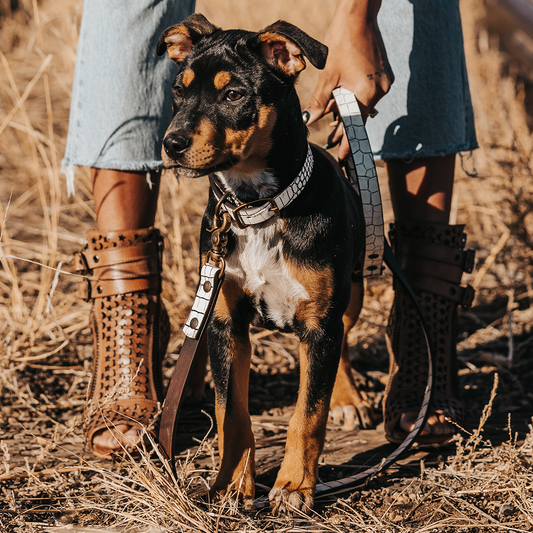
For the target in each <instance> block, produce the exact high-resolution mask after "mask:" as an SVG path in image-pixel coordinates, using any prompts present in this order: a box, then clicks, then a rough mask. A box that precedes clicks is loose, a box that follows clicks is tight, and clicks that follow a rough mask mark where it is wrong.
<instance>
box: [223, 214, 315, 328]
mask: <svg viewBox="0 0 533 533" xmlns="http://www.w3.org/2000/svg"><path fill="white" fill-rule="evenodd" d="M278 224H280V221H279V220H272V221H271V223H268V224H265V225H263V224H262V225H261V226H260V227H254V226H251V227H248V228H246V229H244V230H239V229H235V230H234V233H235V237H236V239H237V247H236V249H235V251H234V252H233V253H232V254H231V256H230V257H228V259H227V266H226V276H231V277H232V278H233V279H235V280H236V281H237V282H238V283H239V285H240V286H241V287H243V289H244V290H245V291H246V292H248V293H249V294H252V295H253V300H254V305H255V307H256V309H257V311H258V312H259V314H260V315H261V317H262V319H264V320H271V321H272V322H274V324H276V326H277V327H279V328H283V327H286V326H289V325H291V324H292V319H293V317H294V313H295V311H296V308H297V307H298V304H299V303H300V302H301V301H302V300H307V299H308V297H309V295H308V294H307V291H306V290H305V288H304V287H303V286H302V284H301V283H299V282H298V280H297V279H295V278H294V277H293V275H292V274H291V271H290V269H289V268H288V266H287V263H286V261H285V260H284V258H283V252H282V245H281V240H280V239H279V238H278V234H279V233H278V228H277V226H278ZM262 302H264V304H263V305H262ZM265 306H266V308H265Z"/></svg>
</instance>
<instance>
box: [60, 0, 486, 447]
mask: <svg viewBox="0 0 533 533" xmlns="http://www.w3.org/2000/svg"><path fill="white" fill-rule="evenodd" d="M381 4H382V2H381V0H338V4H337V8H336V11H335V15H334V18H333V21H332V23H331V26H330V29H329V31H328V34H327V36H326V44H327V45H328V47H329V50H330V51H329V57H328V61H327V65H326V69H325V70H324V71H323V72H322V73H321V75H320V78H319V82H318V85H317V88H316V90H315V92H314V94H313V97H312V98H311V101H310V102H309V104H308V105H307V107H306V110H307V112H308V113H309V118H310V120H309V123H312V122H314V121H316V120H318V118H320V117H321V116H323V115H324V114H326V113H327V112H330V111H331V110H332V107H333V106H332V103H331V90H332V89H333V88H335V87H336V86H339V85H342V86H344V87H346V88H347V89H350V90H352V91H353V92H354V93H355V95H356V97H357V98H358V100H359V102H360V103H361V106H362V111H363V114H364V115H365V117H366V115H368V113H369V111H371V110H373V109H374V107H375V105H376V104H377V102H378V101H380V100H381V98H382V97H383V96H384V95H385V94H386V93H388V92H389V89H390V88H391V86H392V83H393V81H394V77H393V74H392V69H391V67H390V64H389V61H388V59H387V52H386V46H385V43H386V42H387V41H390V42H391V43H394V42H395V41H396V40H400V41H401V45H402V46H391V45H389V46H388V49H389V50H392V51H393V52H396V51H397V50H396V49H397V48H402V49H404V52H403V56H402V55H400V56H399V58H398V59H396V58H395V55H394V54H393V56H391V57H393V61H392V64H393V67H394V68H395V72H396V82H395V86H396V85H399V86H400V87H399V90H398V91H396V92H397V95H396V96H397V97H396V98H393V97H392V96H393V94H394V91H391V95H389V96H387V98H385V99H384V100H383V101H382V102H383V103H386V102H387V101H388V100H389V99H390V104H386V105H388V106H389V108H392V109H393V110H394V111H395V113H393V112H390V110H389V109H387V110H385V107H381V104H380V114H379V115H378V117H377V120H378V121H379V122H376V123H375V124H369V126H370V130H369V133H370V140H371V142H372V146H373V147H374V150H375V151H376V153H377V155H378V156H381V158H382V159H384V160H385V161H386V164H387V170H388V173H389V178H390V187H391V196H392V199H393V207H394V211H395V218H396V221H397V222H396V225H395V229H394V233H395V241H396V250H397V253H399V254H400V256H403V259H404V261H403V262H404V263H405V265H406V267H407V270H408V271H409V268H411V266H412V265H411V263H413V262H414V264H415V267H416V268H418V267H420V269H421V270H422V272H421V273H420V276H419V277H421V278H423V279H426V281H427V279H429V280H430V281H431V276H432V275H433V274H434V272H433V269H432V267H433V266H434V264H435V263H438V264H439V266H442V268H439V272H440V271H441V270H442V271H444V274H443V277H444V278H445V279H444V282H445V283H448V285H449V284H450V283H449V281H446V280H447V279H448V278H449V277H450V276H448V275H447V274H446V272H445V271H446V265H447V263H446V259H447V258H448V255H449V254H448V253H447V251H446V250H445V248H447V247H448V244H449V243H451V245H450V246H449V248H450V250H453V251H455V249H456V248H458V246H456V241H457V240H459V241H461V239H462V230H461V229H460V228H459V229H458V228H457V227H453V226H448V217H449V212H450V204H451V194H452V187H453V174H454V158H455V153H457V152H458V151H459V150H468V149H472V148H474V147H475V133H472V130H473V118H472V113H471V106H469V95H468V86H467V81H466V74H465V72H464V57H463V56H462V37H461V36H460V19H458V16H459V15H458V0H453V2H452V3H449V2H447V3H446V7H441V6H440V4H441V2H439V1H438V0H431V1H429V0H425V1H424V2H422V1H421V0H418V1H417V0H411V1H408V0H384V1H383V6H382V5H381ZM193 10H194V0H180V1H179V2H170V0H160V1H158V2H148V1H147V0H135V2H131V1H127V0H116V1H115V2H113V3H112V4H109V3H108V2H105V3H104V1H103V0H92V1H91V2H85V4H84V10H83V17H82V24H81V28H80V38H79V44H78V51H77V58H76V69H75V75H74V83H73V92H72V103H71V115H70V120H69V132H68V139H67V146H66V152H65V157H64V159H63V165H64V168H65V169H66V173H67V175H69V174H70V175H71V174H72V168H73V167H75V166H79V165H83V166H88V167H90V168H91V177H92V181H93V193H94V201H95V210H96V215H97V219H96V226H97V228H96V230H91V231H89V232H88V245H87V247H86V249H85V250H83V251H82V252H80V254H79V255H78V256H77V266H78V268H79V270H80V272H84V271H85V272H90V273H91V276H90V277H88V278H87V280H86V281H84V282H82V283H81V289H82V293H83V294H84V296H85V297H86V298H87V299H90V300H92V302H93V308H92V313H91V316H92V318H91V322H92V326H93V343H94V363H93V378H92V381H91V389H90V401H89V406H88V409H87V418H88V425H87V440H88V442H89V445H90V447H91V448H92V449H93V451H94V452H96V453H97V454H99V455H101V456H103V457H111V456H112V455H113V454H114V453H116V452H120V451H121V450H122V449H123V447H124V446H126V445H128V444H132V443H136V442H138V440H139V438H140V436H139V435H140V429H141V428H142V427H143V426H149V425H150V423H151V421H152V419H153V416H154V415H155V413H156V412H157V410H158V407H159V405H160V402H161V401H162V390H161V388H162V387H161V361H162V358H163V356H164V353H165V350H166V343H167V342H168V331H169V327H168V317H167V315H166V313H165V311H164V308H163V305H162V303H161V299H160V288H161V261H160V256H161V246H162V241H161V236H160V234H159V232H158V230H157V229H155V228H153V224H154V218H155V211H156V204H157V195H158V190H159V180H160V170H161V168H162V162H161V160H160V155H159V154H160V147H161V141H162V138H163V134H164V130H165V128H166V125H167V124H168V123H169V122H170V113H171V103H170V83H171V80H172V78H173V77H174V75H175V73H176V71H175V70H174V68H175V67H174V65H173V63H172V62H171V61H168V59H166V58H157V56H156V54H155V53H154V50H155V46H156V42H157V39H158V37H159V35H160V34H161V33H162V31H163V30H164V29H165V28H166V26H168V25H169V24H170V23H172V22H175V21H179V20H182V19H183V18H185V17H186V16H188V15H189V14H191V13H192V12H193ZM378 13H379V25H378ZM450 13H451V14H450ZM428 16H429V18H431V19H432V20H433V25H437V26H438V25H439V24H442V26H443V28H447V29H448V30H450V28H449V27H450V26H451V25H452V22H453V23H454V24H456V25H457V23H458V21H459V32H458V31H457V28H455V30H454V31H451V30H450V31H451V33H452V34H453V35H452V37H453V39H455V41H453V43H452V44H450V42H448V41H449V39H450V36H449V35H448V34H446V32H444V30H443V31H442V32H441V34H442V35H440V34H439V35H438V37H439V39H437V41H438V42H436V43H435V45H434V46H429V47H428V48H431V52H432V53H435V54H436V55H435V56H433V61H434V64H433V65H431V67H432V68H431V69H430V71H429V72H424V66H423V65H422V66H418V67H416V68H417V69H418V70H416V71H415V68H414V66H412V68H411V70H410V72H411V77H410V78H409V77H408V75H407V73H408V72H409V68H407V70H406V72H405V73H404V72H403V69H404V68H405V67H406V66H407V67H408V66H409V59H408V58H409V54H411V52H410V50H411V45H412V48H413V52H412V55H413V57H414V51H415V48H417V47H418V45H419V44H420V43H421V42H422V40H423V39H424V38H425V39H429V42H430V44H431V43H432V42H433V39H434V36H433V35H432V33H431V29H432V26H431V27H427V28H425V27H424V22H423V20H424V18H427V17H428ZM439 17H444V18H442V20H439ZM450 21H451V22H450ZM395 24H396V26H397V27H399V28H400V29H395ZM383 25H384V26H385V30H386V31H384V32H383V37H382V34H381V33H380V26H383ZM421 31H422V34H423V35H421V34H420V32H421ZM417 43H418V44H417ZM415 45H416V46H415ZM424 46H426V45H422V46H421V48H423V47H424ZM450 49H453V52H454V54H453V57H451V56H452V54H450V57H448V53H449V50H450ZM428 54H430V52H429V51H428ZM443 54H444V56H446V57H443ZM406 58H407V59H406ZM435 58H437V60H435ZM443 59H446V61H445V62H446V63H447V65H448V66H449V68H450V69H451V70H452V71H453V75H454V76H453V84H452V85H453V87H451V89H453V91H452V92H451V93H450V95H449V97H448V98H445V99H444V100H445V102H444V103H445V105H444V106H443V108H442V109H441V106H442V104H443V101H442V100H440V99H441V98H442V94H441V93H442V91H441V92H438V91H437V92H436V93H433V89H434V88H435V87H434V86H436V88H437V89H439V88H441V87H439V85H440V84H441V82H442V78H445V77H446V75H447V74H448V71H445V72H442V73H441V72H440V71H439V69H438V68H437V66H436V65H439V64H440V61H441V60H443ZM396 61H397V66H396V63H395V62H396ZM426 66H427V65H426ZM415 73H416V74H417V76H415ZM428 77H429V78H430V80H429V82H427V81H425V80H426V78H428ZM415 78H416V79H415ZM424 83H426V85H427V87H426V86H424ZM450 83H451V82H450ZM417 84H418V85H421V87H418V88H417V87H415V85H417ZM449 85H450V84H444V87H445V89H444V90H445V91H447V90H448V89H449ZM415 89H417V91H415ZM424 91H425V92H424ZM461 91H462V92H461ZM460 97H461V98H462V99H461V98H460ZM402 98H403V101H402ZM456 99H457V100H458V101H456ZM420 100H421V101H420ZM434 100H435V103H434V104H431V102H433V101H434ZM398 102H399V103H398ZM406 102H407V109H406ZM402 106H403V107H402ZM418 106H420V107H418ZM446 106H451V107H450V108H448V107H446ZM461 106H463V110H462V115H461V116H460V117H459V118H458V119H457V124H456V125H455V124H454V126H457V127H455V128H452V129H453V131H451V132H450V133H449V136H448V137H446V135H444V134H443V135H442V137H443V142H442V143H441V144H440V145H439V144H438V141H439V140H440V138H439V139H437V140H436V141H435V142H433V140H434V138H433V137H434V136H432V134H433V133H435V132H437V131H439V130H440V128H441V127H442V126H443V116H444V118H445V117H446V116H447V113H450V114H453V113H456V112H457V110H458V109H460V108H461ZM402 113H403V115H402ZM431 113H435V114H436V115H438V120H437V119H436V118H435V120H434V117H433V115H431ZM412 115H414V116H415V119H413V120H411V117H412ZM454 116H455V115H454ZM389 117H398V118H396V119H394V122H392V123H391V121H390V120H389ZM439 120H440V122H439ZM444 122H445V121H444ZM420 123H422V124H423V125H424V124H425V126H426V127H425V128H422V129H420V130H419V129H418V128H419V126H420ZM461 124H463V130H464V131H462V132H461V131H460V129H461V128H460V125H461ZM444 125H445V126H448V125H447V124H444ZM398 131H399V132H400V134H399V135H398ZM404 133H405V135H404ZM413 135H415V138H416V139H417V142H416V145H414V144H413V143H414V141H413V140H412V137H413ZM454 135H455V136H459V137H461V138H460V139H455V137H454ZM424 136H426V137H424ZM341 137H342V132H341V130H340V129H338V130H337V131H335V132H334V134H333V136H332V139H331V142H332V143H333V142H335V141H337V140H338V139H340V138H341ZM418 139H421V140H418ZM450 139H451V141H450ZM402 142H403V144H402ZM419 144H421V147H419V146H418V145H419ZM413 146H414V148H413ZM347 153H348V148H347V144H346V142H345V141H344V140H343V141H342V143H341V147H340V151H339V155H340V156H341V157H344V156H346V154H347ZM448 232H451V234H453V235H451V236H450V237H447V238H446V239H447V240H446V239H445V238H444V237H441V233H446V234H448ZM459 234H460V236H459ZM448 241H449V242H448ZM461 242H462V241H461ZM404 243H406V244H404ZM408 245H409V246H410V247H409V246H408ZM424 250H426V252H425V251H424ZM427 250H430V252H427ZM443 250H444V251H443ZM432 254H436V257H433V256H432ZM443 258H444V260H443ZM416 268H415V270H416ZM456 271H457V268H455V270H454V271H453V273H454V276H455V278H454V279H456V278H457V272H456ZM415 275H416V276H418V274H417V273H415ZM459 278H460V275H459ZM455 284H457V282H456V283H455ZM419 295H420V297H421V298H422V301H423V307H425V308H426V307H428V306H429V307H432V306H433V307H434V308H435V309H436V311H433V310H432V311H431V312H432V313H434V312H436V313H437V314H438V316H439V318H438V321H439V332H441V330H442V331H443V333H442V335H440V333H439V335H440V336H439V342H438V356H439V361H440V362H439V366H438V367H437V369H436V375H437V388H438V389H439V391H438V392H437V402H436V404H435V406H434V412H433V413H432V416H431V417H430V419H429V421H428V424H427V427H426V428H425V434H426V435H425V437H426V438H428V437H429V438H430V439H431V438H436V439H437V441H442V440H443V439H447V438H448V436H449V435H450V434H451V433H452V431H453V427H452V426H451V425H450V423H448V422H447V421H446V417H450V418H451V419H452V420H453V421H455V422H460V421H461V418H462V411H461V408H460V407H461V403H460V399H459V394H458V390H457V373H456V370H455V366H454V361H455V352H454V349H455V348H454V347H455V340H454V334H455V330H454V327H455V326H454V323H455V320H456V315H457V305H456V303H455V302H454V301H450V300H449V299H446V298H445V297H443V296H442V295H434V294H433V293H431V292H428V291H427V290H426V291H420V290H419ZM433 307H432V309H433ZM412 315H413V311H412V309H411V308H410V306H409V304H408V303H407V302H406V301H405V297H404V295H403V294H402V293H401V290H400V289H398V288H396V298H395V303H394V308H393V310H392V312H391V321H390V328H389V330H390V343H389V344H390V348H391V352H392V354H393V355H392V356H391V380H390V382H389V386H388V391H387V392H388V394H387V401H386V404H385V418H386V432H387V437H388V438H390V439H391V440H398V439H401V438H402V435H403V433H405V432H406V431H408V430H409V427H410V425H411V424H412V422H413V420H414V418H416V412H415V411H417V409H418V406H419V404H420V401H419V398H418V397H419V392H420V390H419V389H420V387H421V383H422V382H423V381H424V379H425V378H424V376H423V369H424V368H425V360H426V354H425V352H421V351H420V350H419V349H418V348H416V347H415V349H412V348H411V346H410V344H412V340H413V339H415V340H416V339H417V337H420V332H419V331H417V329H416V326H415V325H413V324H412V323H413V322H416V318H415V319H413V317H412ZM441 315H442V316H441ZM431 316H433V314H432V315H431ZM442 317H444V318H442ZM442 320H444V321H445V322H446V321H448V322H446V324H447V325H445V326H443V325H441V323H440V322H441V321H442ZM400 325H401V327H400ZM434 326H435V324H433V322H432V323H431V324H430V327H432V328H433V329H434ZM441 337H442V339H443V340H442V341H441V340H440V339H441ZM415 344H416V343H415ZM415 370H416V372H415ZM415 374H416V376H417V379H418V381H416V380H415V381H416V382H412V381H409V380H411V379H412V378H413V375H415ZM422 385H425V382H424V383H422ZM439 387H440V388H439ZM423 388H424V386H422V387H421V389H422V390H423ZM110 398H111V399H110ZM110 402H111V403H110ZM415 404H416V406H415Z"/></svg>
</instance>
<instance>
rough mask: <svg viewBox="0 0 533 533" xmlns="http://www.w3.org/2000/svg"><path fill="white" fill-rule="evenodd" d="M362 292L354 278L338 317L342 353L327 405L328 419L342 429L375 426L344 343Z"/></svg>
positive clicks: (357, 309) (357, 310) (359, 279)
mask: <svg viewBox="0 0 533 533" xmlns="http://www.w3.org/2000/svg"><path fill="white" fill-rule="evenodd" d="M363 293H364V286H363V280H362V278H360V277H357V278H356V277H355V276H354V279H352V293H351V298H350V304H349V306H348V309H347V310H346V312H345V313H344V316H343V318H342V321H343V323H344V336H343V339H342V353H341V360H340V363H339V370H338V371H337V378H336V380H335V387H334V389H333V394H332V396H331V403H330V417H331V419H332V421H333V423H334V424H342V425H343V427H344V429H346V430H353V429H356V428H361V427H362V428H371V427H373V426H374V424H375V415H374V412H373V410H372V407H371V406H370V404H369V403H368V401H367V400H366V399H365V398H364V397H363V396H362V395H361V393H360V392H359V390H358V389H357V385H356V384H355V381H354V378H353V374H352V365H351V363H350V356H349V351H348V343H347V337H348V333H349V331H350V330H351V329H352V328H353V327H354V325H355V323H356V322H357V319H358V318H359V313H360V312H361V308H362V306H363Z"/></svg>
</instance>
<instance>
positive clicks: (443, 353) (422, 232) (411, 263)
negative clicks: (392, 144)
mask: <svg viewBox="0 0 533 533" xmlns="http://www.w3.org/2000/svg"><path fill="white" fill-rule="evenodd" d="M454 168H455V154H451V155H447V156H444V157H427V158H420V159H413V160H412V161H410V162H404V161H402V160H389V161H387V171H388V175H389V186H390V192H391V200H392V205H393V209H394V215H395V224H394V229H393V231H392V232H391V236H392V240H393V245H394V247H395V251H396V254H397V256H398V259H399V261H400V263H401V264H402V267H403V268H404V270H405V271H406V275H407V277H408V278H409V280H410V282H411V284H412V285H413V287H414V289H415V292H416V293H417V296H418V297H419V299H420V303H421V306H422V309H423V312H424V315H425V320H426V322H427V323H428V326H429V328H430V333H431V336H432V339H433V342H434V346H435V349H436V352H437V353H436V356H437V366H436V368H435V380H436V384H437V388H436V390H437V393H436V395H435V402H434V410H433V412H432V413H431V415H430V417H429V419H428V422H427V425H426V427H425V429H424V432H423V434H422V435H423V436H424V437H425V438H426V439H428V440H432V441H436V442H439V441H445V440H447V439H448V438H449V436H450V434H452V433H453V432H454V430H455V426H454V425H453V423H450V422H448V421H447V420H446V418H447V417H448V418H449V419H451V420H452V421H453V422H461V421H462V420H461V419H462V417H463V414H464V412H463V409H462V404H461V400H460V394H459V390H458V377H457V369H456V351H455V344H456V341H457V327H456V322H457V307H458V301H457V299H453V300H452V299H449V297H448V294H447V293H446V292H445V291H451V292H454V291H458V293H461V291H462V290H463V289H462V288H461V287H459V286H458V283H460V278H461V274H462V272H463V270H464V265H465V261H466V259H467V255H468V254H467V252H464V251H463V246H464V235H463V233H462V230H463V227H462V226H450V225H449V224H448V223H449V217H450V208H451V202H452V192H453V182H454ZM441 285H443V288H444V291H443V290H441V289H442V287H441ZM436 287H439V289H438V290H437V291H436V292H435V291H434V288H436ZM461 294H462V293H461ZM388 337H389V338H388V345H389V350H390V352H391V376H390V381H389V385H388V387H387V398H386V401H385V419H386V431H387V435H388V436H389V437H392V438H393V439H394V436H395V435H397V436H398V440H400V439H401V433H402V430H403V432H404V433H405V432H409V431H410V430H411V428H412V425H413V424H414V422H415V420H416V418H417V415H418V412H417V406H418V407H419V405H420V399H421V391H423V388H424V385H425V383H424V381H425V380H426V379H427V373H426V372H425V367H426V358H427V356H426V353H425V345H424V342H423V339H422V337H421V330H420V326H419V325H418V324H417V319H416V316H415V315H414V311H413V309H412V307H411V305H410V303H409V302H408V300H407V299H406V297H405V295H404V294H403V291H402V290H401V289H400V288H399V287H396V297H395V302H394V306H393V310H392V311H391V319H390V321H389V328H388ZM417 378H418V379H417Z"/></svg>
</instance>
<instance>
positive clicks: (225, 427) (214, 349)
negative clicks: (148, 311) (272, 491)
mask: <svg viewBox="0 0 533 533" xmlns="http://www.w3.org/2000/svg"><path fill="white" fill-rule="evenodd" d="M231 285H232V284H231V281H230V280H226V282H225V284H224V287H223V290H222V291H221V294H220V296H219V299H218V302H217V305H216V308H215V312H214V315H213V318H212V320H211V322H210V324H209V357H210V361H211V371H212V374H213V381H214V383H215V402H216V403H215V414H216V420H217V429H218V449H219V455H220V470H219V473H218V476H217V479H216V480H215V483H214V484H213V486H212V487H211V495H213V496H214V495H217V494H218V495H224V494H225V493H226V492H228V491H230V492H233V493H236V494H237V496H238V497H239V498H242V499H243V501H244V505H245V507H250V508H251V506H252V505H253V499H254V494H255V482H254V478H255V443H254V436H253V433H252V423H251V420H250V415H249V413H248V380H249V374H250V359H251V345H250V339H249V334H248V328H249V322H248V321H246V320H243V315H244V316H245V315H246V312H242V311H243V310H242V309H240V306H241V305H240V303H239V300H238V299H237V298H236V297H235V293H233V294H231ZM241 302H242V300H241Z"/></svg>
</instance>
